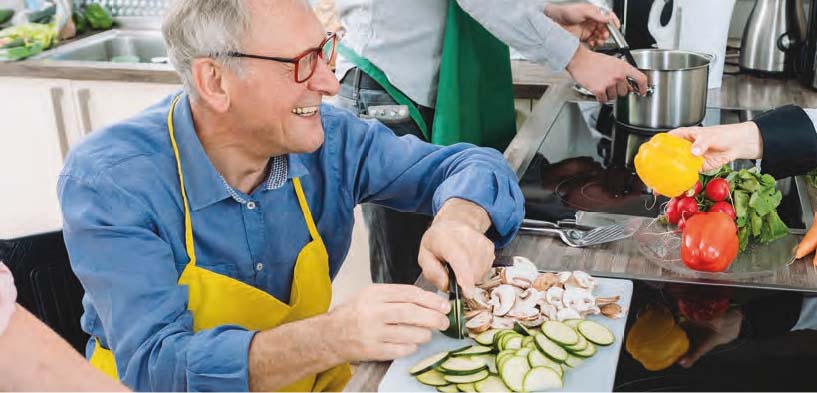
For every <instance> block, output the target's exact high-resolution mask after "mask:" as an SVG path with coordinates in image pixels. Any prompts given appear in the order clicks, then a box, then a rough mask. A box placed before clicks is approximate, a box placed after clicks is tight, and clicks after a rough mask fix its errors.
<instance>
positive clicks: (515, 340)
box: [505, 335, 522, 349]
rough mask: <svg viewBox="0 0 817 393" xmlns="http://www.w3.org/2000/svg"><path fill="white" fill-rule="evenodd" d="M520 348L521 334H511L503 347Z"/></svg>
mask: <svg viewBox="0 0 817 393" xmlns="http://www.w3.org/2000/svg"><path fill="white" fill-rule="evenodd" d="M519 348H522V336H519V335H517V336H513V337H510V338H508V339H507V340H505V349H519Z"/></svg>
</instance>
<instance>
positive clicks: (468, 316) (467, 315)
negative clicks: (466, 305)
mask: <svg viewBox="0 0 817 393" xmlns="http://www.w3.org/2000/svg"><path fill="white" fill-rule="evenodd" d="M483 312H486V311H485V310H474V309H470V310H468V311H466V312H464V313H463V316H464V317H465V319H471V318H473V317H475V316H477V315H479V314H481V313H483Z"/></svg>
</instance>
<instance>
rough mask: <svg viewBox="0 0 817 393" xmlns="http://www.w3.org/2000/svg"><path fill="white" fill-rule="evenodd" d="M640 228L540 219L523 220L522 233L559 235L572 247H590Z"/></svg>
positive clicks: (620, 237) (624, 237)
mask: <svg viewBox="0 0 817 393" xmlns="http://www.w3.org/2000/svg"><path fill="white" fill-rule="evenodd" d="M636 230H638V226H637V225H630V224H629V223H623V224H613V225H607V226H603V227H598V228H594V229H591V230H582V229H577V228H564V227H560V226H559V225H557V224H555V223H552V222H548V221H538V220H528V219H526V220H523V221H522V227H521V228H519V231H520V232H521V233H531V234H545V235H558V236H559V238H561V239H562V241H563V242H564V243H565V244H567V245H568V246H570V247H588V246H594V245H598V244H604V243H609V242H613V241H616V240H621V239H626V238H628V237H630V236H632V235H633V233H635V231H636Z"/></svg>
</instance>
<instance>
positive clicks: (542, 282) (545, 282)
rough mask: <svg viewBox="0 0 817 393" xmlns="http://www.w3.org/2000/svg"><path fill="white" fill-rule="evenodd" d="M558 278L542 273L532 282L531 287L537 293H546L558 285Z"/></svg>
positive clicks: (551, 274)
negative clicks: (537, 291)
mask: <svg viewBox="0 0 817 393" xmlns="http://www.w3.org/2000/svg"><path fill="white" fill-rule="evenodd" d="M559 283H560V282H559V276H557V275H555V274H553V273H542V274H540V275H539V277H536V279H535V280H533V287H534V288H536V289H537V290H539V291H547V290H548V288H550V287H554V286H557V285H559Z"/></svg>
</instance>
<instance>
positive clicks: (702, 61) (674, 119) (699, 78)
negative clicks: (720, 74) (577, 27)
mask: <svg viewBox="0 0 817 393" xmlns="http://www.w3.org/2000/svg"><path fill="white" fill-rule="evenodd" d="M631 53H632V55H633V58H634V59H635V62H636V64H638V69H639V70H641V71H642V72H643V73H644V74H646V75H647V78H648V79H649V81H650V91H648V92H647V93H646V94H645V95H643V96H641V95H637V94H634V93H630V94H628V95H626V96H623V97H618V98H617V99H616V112H615V113H616V121H619V122H621V123H624V124H628V125H631V126H635V127H640V128H649V129H656V130H667V129H672V128H677V127H685V126H691V125H695V124H699V123H700V122H701V120H703V118H704V114H705V112H706V93H707V80H708V78H709V62H710V60H711V58H712V57H711V56H709V55H706V54H702V53H695V52H688V51H682V50H663V49H639V50H634V51H631Z"/></svg>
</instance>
